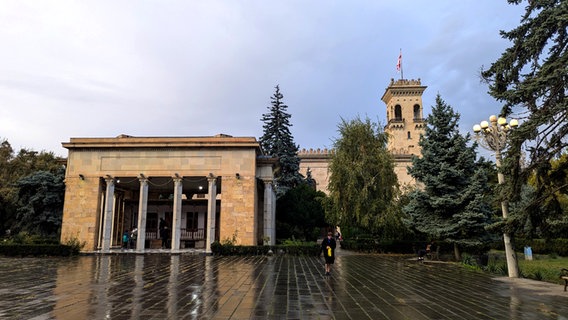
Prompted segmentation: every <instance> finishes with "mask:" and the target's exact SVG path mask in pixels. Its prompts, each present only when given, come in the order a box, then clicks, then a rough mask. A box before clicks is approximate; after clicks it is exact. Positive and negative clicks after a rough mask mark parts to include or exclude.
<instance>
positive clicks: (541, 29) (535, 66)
mask: <svg viewBox="0 0 568 320" xmlns="http://www.w3.org/2000/svg"><path fill="white" fill-rule="evenodd" d="M508 2H509V3H510V4H515V5H519V4H521V3H523V4H524V3H525V1H523V0H508ZM525 8H526V11H525V13H524V15H523V16H522V17H521V21H520V25H519V26H518V27H516V28H514V29H513V30H511V31H507V32H506V31H501V36H502V37H503V38H504V39H507V40H509V41H510V42H511V47H509V48H508V49H506V50H505V52H503V53H502V55H501V57H500V58H499V59H497V61H495V62H494V63H493V64H491V67H490V68H488V69H486V70H483V71H482V76H483V78H484V79H485V80H486V81H487V82H488V83H489V84H490V86H489V93H490V94H491V96H493V97H494V98H496V99H497V100H498V101H501V102H503V103H504V106H503V108H502V111H501V115H502V116H508V115H511V114H517V115H522V116H523V117H524V118H522V119H521V120H523V121H521V125H520V126H519V127H518V128H517V129H516V130H514V131H513V132H512V134H511V138H512V139H511V141H510V142H511V144H510V146H511V147H510V149H509V150H508V152H507V154H508V155H509V156H508V157H506V159H505V161H504V169H503V170H504V171H505V172H507V174H508V176H509V177H512V179H510V181H511V182H513V183H512V185H511V186H512V188H508V191H509V192H508V194H506V195H504V196H503V197H505V198H507V199H514V198H515V197H517V196H518V195H520V194H522V192H521V187H522V186H523V185H524V184H525V183H526V180H527V179H528V178H529V177H530V176H531V175H532V174H533V173H536V174H537V175H539V176H541V177H542V178H543V179H542V182H543V183H542V184H540V185H538V186H537V189H536V198H547V197H550V196H553V194H554V192H555V188H554V186H552V185H550V184H549V183H548V182H547V180H546V175H547V174H548V167H549V165H550V160H551V159H553V158H554V157H557V156H559V155H560V154H561V153H562V152H563V151H564V150H565V149H566V147H567V146H568V140H567V139H566V135H567V134H568V99H567V97H566V94H567V93H568V68H567V67H566V66H567V65H568V19H567V17H568V1H566V0H529V1H528V2H526V7H525ZM523 146H524V147H526V148H527V149H528V151H529V163H528V164H527V165H526V166H524V167H523V166H522V165H521V162H520V161H519V158H520V155H521V150H522V148H523ZM537 179H540V178H537Z"/></svg>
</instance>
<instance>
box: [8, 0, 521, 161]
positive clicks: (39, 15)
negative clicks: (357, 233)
mask: <svg viewBox="0 0 568 320" xmlns="http://www.w3.org/2000/svg"><path fill="white" fill-rule="evenodd" d="M523 11H524V7H523V6H513V5H508V4H507V1H506V0H463V1H455V0H444V1H442V0H440V1H438V0H436V1H421V0H402V1H401V0H397V1H394V0H393V1H378V0H373V1H371V0H369V1H323V0H321V1H319V0H315V1H299V0H298V1H263V0H257V1H253V0H249V1H229V0H227V1H211V0H208V1H197V0H196V1H8V0H4V1H2V2H0V43H1V44H2V50H0V138H4V139H7V140H8V141H9V142H10V143H11V145H12V147H13V148H14V149H16V150H18V149H19V148H30V149H34V150H37V151H40V150H47V151H53V152H55V153H56V154H57V155H61V156H66V155H67V151H66V149H64V148H63V147H61V142H67V141H69V138H71V137H115V136H117V135H119V134H129V135H133V136H209V135H215V134H218V133H225V134H229V135H233V136H253V137H257V138H258V137H260V136H261V135H262V122H261V121H260V119H261V117H262V114H263V113H266V112H267V111H268V109H267V108H268V106H269V105H270V97H271V96H272V94H273V93H274V86H276V85H277V84H279V85H280V89H281V91H282V93H283V94H284V102H285V103H286V104H287V105H288V112H289V113H290V114H291V115H292V118H291V122H292V124H293V126H292V128H291V131H292V134H293V135H294V138H295V142H296V143H297V144H299V145H300V148H326V147H327V148H329V147H331V146H332V141H333V139H335V138H337V137H338V136H337V125H338V123H339V122H340V121H341V118H344V119H352V118H354V117H356V116H361V117H365V116H369V117H370V118H371V119H372V120H374V121H380V122H381V123H382V124H384V121H385V105H384V103H383V102H382V101H381V100H380V98H381V96H382V94H383V93H384V90H385V88H386V87H387V86H388V84H389V82H390V79H391V78H399V77H400V74H399V73H397V71H396V60H397V57H398V54H399V50H400V49H402V55H403V72H404V78H406V79H417V78H420V79H421V80H422V84H423V85H426V86H428V89H426V92H425V93H424V96H423V102H424V106H425V111H426V112H429V110H430V107H431V106H432V105H433V104H434V98H435V95H436V94H437V93H440V94H441V96H442V98H443V99H444V100H445V101H446V102H447V103H448V104H450V105H451V106H452V107H453V108H454V109H455V110H456V111H458V112H459V113H460V114H461V121H460V127H461V130H462V131H463V132H466V131H469V130H470V128H471V127H472V126H473V124H474V123H476V122H479V121H481V120H484V119H485V118H487V117H488V116H489V115H490V114H494V113H498V112H499V110H500V107H501V106H500V104H499V103H498V102H496V101H494V100H493V99H492V98H491V97H490V96H489V95H488V94H487V93H486V92H487V86H486V85H485V84H483V83H481V82H480V79H479V71H480V69H481V67H482V66H489V65H490V64H491V63H492V62H494V61H495V60H496V59H497V58H498V57H499V56H500V54H501V53H502V52H503V50H504V49H505V48H506V47H508V46H509V43H508V42H507V41H505V40H504V39H501V37H500V36H499V30H510V29H512V28H514V27H515V26H517V25H518V24H519V21H520V17H521V14H522V13H523Z"/></svg>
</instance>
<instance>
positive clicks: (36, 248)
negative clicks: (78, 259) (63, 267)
mask: <svg viewBox="0 0 568 320" xmlns="http://www.w3.org/2000/svg"><path fill="white" fill-rule="evenodd" d="M77 254H79V250H78V248H77V247H73V246H68V245H64V244H22V243H6V244H0V255H4V256H10V257H18V256H23V257H25V256H36V257H37V256H64V257H67V256H72V255H77Z"/></svg>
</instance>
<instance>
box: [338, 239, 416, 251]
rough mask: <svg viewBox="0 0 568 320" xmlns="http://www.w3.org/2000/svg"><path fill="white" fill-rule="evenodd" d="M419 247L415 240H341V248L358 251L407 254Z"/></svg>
mask: <svg viewBox="0 0 568 320" xmlns="http://www.w3.org/2000/svg"><path fill="white" fill-rule="evenodd" d="M424 245H425V244H424ZM420 248H422V246H420V245H419V244H417V243H416V242H413V241H404V240H387V241H377V240H375V239H371V238H359V239H349V240H343V241H341V249H345V250H352V251H359V252H376V253H403V254H409V253H416V252H417V251H418V249H420Z"/></svg>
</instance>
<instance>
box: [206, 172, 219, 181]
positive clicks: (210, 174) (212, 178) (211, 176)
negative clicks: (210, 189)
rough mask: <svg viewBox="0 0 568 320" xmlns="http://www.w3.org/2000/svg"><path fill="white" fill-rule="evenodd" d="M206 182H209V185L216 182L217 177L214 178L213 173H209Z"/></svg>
mask: <svg viewBox="0 0 568 320" xmlns="http://www.w3.org/2000/svg"><path fill="white" fill-rule="evenodd" d="M207 181H209V183H211V182H213V181H217V176H215V175H214V174H213V173H209V175H208V176H207Z"/></svg>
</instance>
